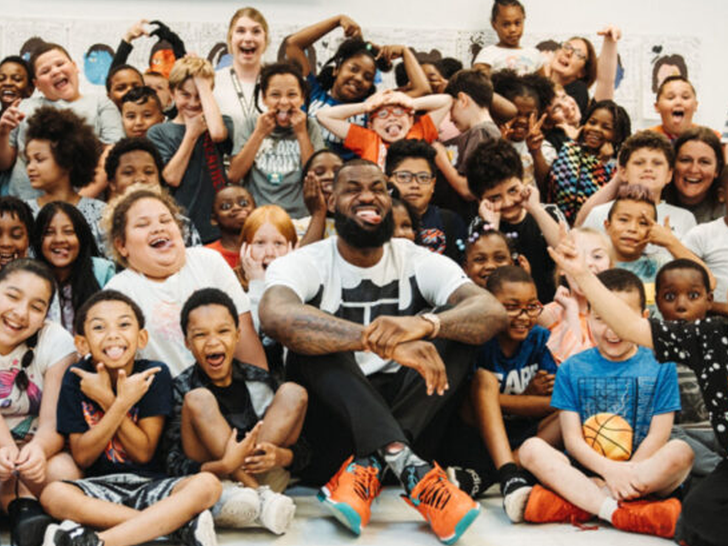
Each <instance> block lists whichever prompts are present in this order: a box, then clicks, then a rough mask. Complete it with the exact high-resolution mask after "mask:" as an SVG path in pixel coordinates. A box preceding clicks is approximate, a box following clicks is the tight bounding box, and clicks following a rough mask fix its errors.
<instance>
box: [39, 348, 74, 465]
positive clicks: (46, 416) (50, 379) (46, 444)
mask: <svg viewBox="0 0 728 546" xmlns="http://www.w3.org/2000/svg"><path fill="white" fill-rule="evenodd" d="M77 356H78V355H77V354H76V353H75V352H74V353H71V354H70V355H68V356H66V357H64V358H62V359H60V360H59V361H58V362H56V363H55V364H53V365H51V366H50V367H49V368H48V371H47V372H46V373H45V375H44V376H43V398H42V399H41V403H40V412H39V414H38V417H39V418H38V430H37V431H36V433H35V436H34V437H33V440H32V441H33V442H37V443H38V444H40V446H41V447H42V449H43V452H44V453H45V454H46V458H50V457H51V456H53V455H55V454H56V453H58V452H59V451H60V450H61V449H62V448H63V437H62V436H61V435H60V434H58V431H57V430H56V409H57V407H58V395H59V394H60V392H61V383H62V382H63V376H64V374H65V373H66V370H67V369H68V367H69V366H70V365H71V364H73V363H74V362H75V361H76V359H77Z"/></svg>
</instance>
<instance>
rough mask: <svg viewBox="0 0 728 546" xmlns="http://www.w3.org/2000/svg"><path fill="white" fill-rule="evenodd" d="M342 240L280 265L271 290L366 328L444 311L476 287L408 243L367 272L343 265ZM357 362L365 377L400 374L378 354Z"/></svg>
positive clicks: (388, 251)
mask: <svg viewBox="0 0 728 546" xmlns="http://www.w3.org/2000/svg"><path fill="white" fill-rule="evenodd" d="M337 240H338V237H337V236H334V237H329V238H328V239H324V240H323V241H319V242H317V243H314V244H311V245H308V246H305V247H303V248H301V249H298V250H296V251H294V252H292V253H290V254H288V255H286V256H282V257H281V258H278V259H277V260H275V261H274V262H273V263H271V265H270V266H269V267H268V269H267V271H266V275H265V285H266V289H267V288H270V287H271V286H277V285H282V286H286V287H288V288H290V289H291V290H293V291H294V292H295V293H296V294H297V295H298V297H300V298H301V301H303V302H304V303H306V304H308V305H312V306H314V307H316V308H318V309H321V310H322V311H325V312H327V313H330V314H332V315H335V316H337V317H339V318H342V319H345V320H349V321H351V322H355V323H357V324H362V325H367V324H369V323H370V322H372V321H373V320H374V319H375V318H377V317H378V316H380V315H390V316H391V315H395V316H412V315H415V314H417V313H418V312H420V311H421V310H423V309H430V308H432V307H436V306H440V305H444V304H446V303H447V300H448V298H449V297H450V295H451V294H452V293H453V292H454V291H455V290H457V289H458V288H460V286H462V285H463V284H465V283H469V282H471V281H470V279H468V277H467V276H466V275H465V273H464V272H463V270H462V269H461V268H460V267H459V266H458V265H457V264H456V263H455V262H454V261H452V260H451V259H450V258H447V257H445V256H442V255H440V254H436V253H434V252H430V251H429V250H427V249H426V248H423V247H420V246H416V245H415V244H414V243H412V242H410V241H408V240H406V239H392V240H391V241H390V242H388V243H386V244H385V245H384V254H383V255H382V258H381V259H380V260H379V262H378V263H377V264H376V265H374V266H372V267H367V268H362V267H357V266H355V265H352V264H350V263H349V262H347V261H346V260H344V258H342V257H341V255H340V254H339V251H338V249H337V246H336V242H337ZM355 356H356V360H357V362H358V363H359V365H360V366H361V367H362V370H363V371H364V373H365V374H366V375H369V374H372V373H375V372H381V371H386V372H393V371H396V370H397V369H398V368H399V365H398V364H396V363H395V362H392V361H389V362H386V361H384V360H382V359H381V358H380V357H379V356H377V355H376V354H374V353H367V352H357V353H356V355H355Z"/></svg>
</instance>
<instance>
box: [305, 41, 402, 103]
mask: <svg viewBox="0 0 728 546" xmlns="http://www.w3.org/2000/svg"><path fill="white" fill-rule="evenodd" d="M357 55H367V56H369V57H371V59H372V62H373V63H374V66H375V67H377V68H378V69H379V70H380V71H381V72H389V71H390V70H391V69H392V65H391V63H389V62H388V61H387V60H386V59H384V57H379V58H377V56H378V55H379V48H378V47H377V46H375V45H374V44H372V43H371V42H367V41H364V40H362V39H361V38H349V39H347V40H344V41H343V42H341V45H340V46H339V48H338V49H337V50H336V53H334V56H333V57H331V58H330V59H329V60H328V61H326V62H325V63H324V66H323V68H322V69H321V72H319V74H318V76H317V77H316V79H317V80H318V82H319V85H321V88H322V89H323V90H324V91H330V90H331V88H332V87H333V86H334V82H335V81H336V76H335V75H334V72H335V71H336V69H338V68H341V65H342V64H344V62H345V61H347V60H348V59H351V58H352V57H356V56H357ZM375 91H376V89H375V86H374V85H372V86H371V88H370V89H369V91H368V92H367V94H366V95H365V96H363V97H361V100H364V99H366V98H367V97H369V96H370V95H373V94H374V92H375Z"/></svg>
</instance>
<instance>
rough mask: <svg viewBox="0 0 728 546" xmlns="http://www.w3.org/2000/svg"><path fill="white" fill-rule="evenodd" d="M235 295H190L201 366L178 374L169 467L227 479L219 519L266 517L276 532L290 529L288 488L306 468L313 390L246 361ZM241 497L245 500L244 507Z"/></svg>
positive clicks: (227, 522)
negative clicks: (305, 431) (240, 351)
mask: <svg viewBox="0 0 728 546" xmlns="http://www.w3.org/2000/svg"><path fill="white" fill-rule="evenodd" d="M237 318H238V317H237V313H236V311H235V305H234V304H233V302H232V300H231V299H230V298H229V297H228V296H227V295H226V294H225V293H223V292H222V291H221V290H218V289H216V288H206V289H202V290H198V291H196V292H194V293H193V294H192V296H190V298H189V299H188V300H187V302H185V305H184V307H183V308H182V313H181V317H180V321H181V325H182V331H183V332H184V334H185V340H186V341H185V343H186V344H187V346H188V347H189V349H190V350H191V351H192V354H193V355H194V357H195V364H193V365H192V366H190V367H189V368H187V369H186V370H185V371H184V372H182V373H181V374H180V375H179V376H177V378H175V380H174V402H175V412H174V414H173V418H172V420H171V421H170V423H169V426H168V427H167V431H166V437H165V438H166V452H167V456H166V457H167V471H168V472H169V473H170V474H171V475H173V476H181V475H187V474H191V473H194V472H199V471H200V470H203V471H210V472H213V473H214V474H216V475H217V476H218V477H220V478H221V479H223V478H225V479H226V480H230V481H225V482H223V487H224V493H223V495H222V498H221V506H220V510H219V511H218V510H217V509H215V510H213V515H214V516H215V523H216V524H218V525H219V526H222V527H235V528H241V527H245V526H248V525H250V524H252V523H255V522H257V523H260V524H262V525H263V526H264V527H266V528H267V529H269V530H270V531H272V532H273V533H275V534H283V533H285V531H286V530H287V529H288V526H289V525H290V522H291V520H292V519H293V514H294V512H295V506H294V504H293V501H292V500H291V499H290V498H289V497H286V496H284V495H282V494H280V492H281V491H283V490H284V489H285V487H286V485H287V483H288V478H289V473H288V471H287V470H285V469H287V468H302V467H303V466H305V464H306V462H307V461H306V460H305V459H301V458H300V457H301V455H302V454H304V452H303V451H301V445H300V444H299V443H297V442H298V437H299V434H300V432H301V428H302V426H303V420H304V416H305V414H306V406H307V400H308V398H307V395H306V391H305V390H304V389H303V388H302V387H300V386H299V385H296V384H294V383H283V384H280V383H279V382H278V381H277V380H275V379H274V378H273V377H272V376H271V375H270V374H268V373H267V372H265V371H263V370H261V369H260V368H256V367H254V366H251V365H250V364H247V363H244V362H240V361H239V360H237V359H235V358H234V356H233V353H234V351H235V346H236V344H237V340H238V338H239V336H240V330H239V328H238V321H237ZM235 503H239V504H238V506H237V511H236V509H235Z"/></svg>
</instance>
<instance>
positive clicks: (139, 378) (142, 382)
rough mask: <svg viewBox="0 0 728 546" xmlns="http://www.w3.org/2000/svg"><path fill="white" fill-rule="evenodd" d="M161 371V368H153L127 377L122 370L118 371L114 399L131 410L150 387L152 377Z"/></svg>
mask: <svg viewBox="0 0 728 546" xmlns="http://www.w3.org/2000/svg"><path fill="white" fill-rule="evenodd" d="M160 371H162V368H160V367H159V366H155V367H154V368H149V369H146V370H144V371H143V372H139V373H135V374H132V375H129V376H127V375H126V372H125V371H124V370H119V373H118V375H117V376H116V399H117V401H118V402H119V403H121V404H123V406H124V407H126V408H128V409H131V408H132V407H133V406H134V404H136V403H137V402H139V400H141V399H142V397H143V396H144V395H145V394H146V393H147V391H148V390H149V387H151V386H152V381H154V376H155V375H156V374H157V373H158V372H160Z"/></svg>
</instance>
